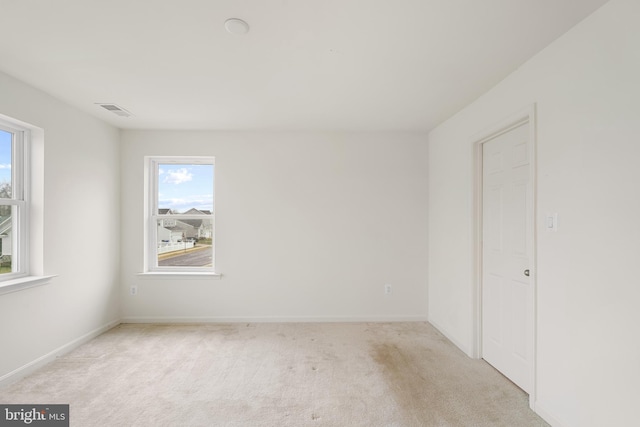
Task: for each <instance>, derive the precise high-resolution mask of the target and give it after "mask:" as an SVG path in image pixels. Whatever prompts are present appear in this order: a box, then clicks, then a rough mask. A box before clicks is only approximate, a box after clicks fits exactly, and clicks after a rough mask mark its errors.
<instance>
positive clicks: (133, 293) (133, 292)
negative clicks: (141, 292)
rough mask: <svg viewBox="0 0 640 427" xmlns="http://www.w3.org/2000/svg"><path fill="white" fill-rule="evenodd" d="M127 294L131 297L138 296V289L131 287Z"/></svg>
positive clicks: (134, 286)
mask: <svg viewBox="0 0 640 427" xmlns="http://www.w3.org/2000/svg"><path fill="white" fill-rule="evenodd" d="M129 292H130V293H131V295H138V287H137V286H136V285H133V286H131V288H130V289H129Z"/></svg>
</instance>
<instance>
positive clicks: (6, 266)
mask: <svg viewBox="0 0 640 427" xmlns="http://www.w3.org/2000/svg"><path fill="white" fill-rule="evenodd" d="M17 210H18V209H17V207H15V206H0V274H6V273H11V272H13V271H14V268H13V267H14V265H13V239H14V233H13V230H14V229H15V227H14V226H13V225H14V223H15V218H17Z"/></svg>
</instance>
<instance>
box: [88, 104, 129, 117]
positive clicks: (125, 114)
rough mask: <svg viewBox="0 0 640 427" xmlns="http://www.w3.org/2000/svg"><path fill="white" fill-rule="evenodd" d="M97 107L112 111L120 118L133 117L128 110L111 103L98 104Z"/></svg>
mask: <svg viewBox="0 0 640 427" xmlns="http://www.w3.org/2000/svg"><path fill="white" fill-rule="evenodd" d="M96 105H99V106H101V107H102V108H104V109H105V110H107V111H111V112H112V113H113V114H116V115H118V116H120V117H129V116H131V113H130V112H128V111H127V110H125V109H124V108H122V107H120V106H118V105H116V104H111V103H102V102H98V103H97V104H96Z"/></svg>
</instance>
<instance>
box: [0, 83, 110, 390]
mask: <svg viewBox="0 0 640 427" xmlns="http://www.w3.org/2000/svg"><path fill="white" fill-rule="evenodd" d="M0 94H1V96H0V114H2V115H4V116H9V117H12V118H14V119H17V120H20V121H23V122H27V123H29V124H31V125H33V126H36V127H39V128H41V129H42V130H43V131H44V140H43V142H42V144H40V142H38V146H37V147H36V153H35V163H36V167H37V168H38V169H37V171H36V175H37V176H38V179H39V182H36V186H37V187H40V189H39V191H40V194H42V193H41V191H42V188H41V187H42V184H43V183H44V196H43V198H42V197H40V202H44V210H42V206H40V205H39V206H37V209H36V210H37V212H36V215H40V214H42V215H43V224H40V229H39V230H38V229H36V230H34V231H35V232H36V233H40V234H39V236H38V237H37V238H36V239H35V240H36V241H39V243H40V244H39V245H34V247H33V250H34V257H35V258H37V259H39V262H38V263H37V264H39V265H37V267H38V269H39V270H41V271H39V273H44V274H47V275H50V274H51V275H52V274H55V275H57V277H56V278H54V279H52V281H51V283H50V284H48V285H45V286H40V287H35V288H30V289H26V290H22V291H18V292H13V293H9V294H4V295H0V325H2V326H1V327H0V343H2V344H1V347H2V351H0V380H1V379H2V378H3V377H5V378H8V374H10V373H11V372H15V371H16V370H18V371H19V372H22V371H21V368H22V367H24V366H25V365H27V364H29V363H31V362H34V361H36V360H37V359H39V358H42V357H43V356H46V355H47V354H49V353H50V352H55V351H56V350H58V349H60V348H61V347H63V346H65V345H67V344H69V343H70V342H72V341H74V340H77V339H79V338H81V337H83V336H84V335H86V334H89V333H91V332H92V331H95V330H97V329H100V328H102V327H104V326H105V325H107V324H109V323H110V322H113V321H117V320H118V318H119V312H118V308H119V297H120V295H119V286H118V284H119V275H118V271H119V255H118V249H119V229H120V227H119V226H120V224H119V222H120V217H119V215H120V200H119V183H120V177H119V173H120V170H119V132H118V130H116V129H114V128H113V127H111V126H108V125H105V124H104V123H102V122H100V121H98V120H96V119H94V118H92V117H90V116H88V115H86V114H85V113H81V112H79V111H78V110H75V109H73V108H71V107H69V106H67V105H65V104H63V103H61V102H60V101H57V100H56V99H54V98H52V97H50V96H49V95H47V94H45V93H43V92H40V91H38V90H36V89H34V88H32V87H29V86H27V85H25V84H23V83H21V82H19V81H17V80H15V79H13V78H11V77H9V76H7V75H5V74H2V73H0ZM43 159H44V160H43ZM43 161H44V165H43ZM43 169H44V173H43V172H42V170H43ZM38 171H39V172H38ZM43 233H44V234H43ZM42 241H44V245H42Z"/></svg>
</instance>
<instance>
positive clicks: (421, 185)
mask: <svg viewBox="0 0 640 427" xmlns="http://www.w3.org/2000/svg"><path fill="white" fill-rule="evenodd" d="M426 154H427V144H426V134H403V133H388V134H384V133H382V134H381V133H326V134H325V133H224V132H175V131H174V132H166V131H123V140H122V172H123V175H122V204H123V216H122V243H123V245H122V260H121V261H122V284H123V316H124V319H125V321H140V320H149V319H153V320H163V319H164V320H181V319H184V320H240V319H246V320H252V319H253V320H278V319H281V320H294V319H296V320H305V319H308V320H319V319H325V320H363V319H366V320H383V319H418V320H426V315H427V302H426V280H427V269H426V259H427V254H426V246H427V223H426V221H425V218H426V215H427V206H426V202H427V196H426V178H427V177H426ZM145 155H158V156H162V155H203V156H215V157H216V171H215V174H216V176H215V179H216V223H215V228H216V231H217V234H216V239H217V244H216V264H217V270H218V271H219V272H220V273H222V274H223V278H222V279H221V280H215V281H214V280H202V279H191V280H167V279H156V280H152V279H148V278H140V277H138V276H137V274H138V273H139V272H141V271H142V264H143V246H144V243H143V203H144V197H143V166H144V161H143V157H144V156H145ZM385 283H390V284H392V286H393V293H392V294H391V295H388V296H385V295H384V293H383V289H384V284H385ZM131 285H138V295H136V296H131V295H129V292H128V289H129V286H131Z"/></svg>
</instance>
